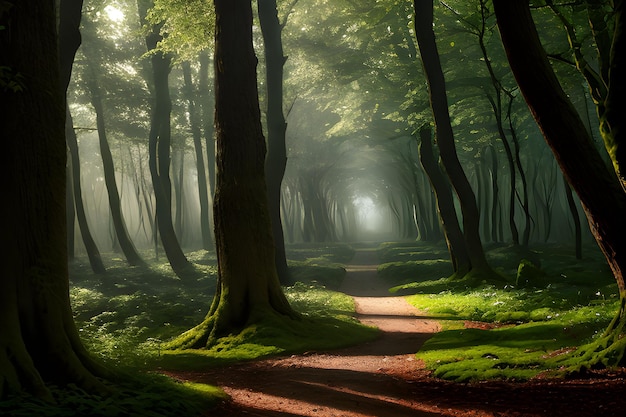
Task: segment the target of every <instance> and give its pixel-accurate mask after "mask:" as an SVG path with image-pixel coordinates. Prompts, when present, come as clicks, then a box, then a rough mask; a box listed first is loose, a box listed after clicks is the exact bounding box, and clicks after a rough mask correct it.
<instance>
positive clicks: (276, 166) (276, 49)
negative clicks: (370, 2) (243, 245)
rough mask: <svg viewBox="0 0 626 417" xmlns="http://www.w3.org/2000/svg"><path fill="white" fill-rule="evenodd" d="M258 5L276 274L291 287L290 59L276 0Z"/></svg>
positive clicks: (268, 191) (269, 197) (268, 187)
mask: <svg viewBox="0 0 626 417" xmlns="http://www.w3.org/2000/svg"><path fill="white" fill-rule="evenodd" d="M257 5H258V10H259V22H260V24H261V32H262V33H263V44H264V46H265V75H266V77H265V78H266V82H267V84H266V96H267V113H266V121H267V156H266V158H265V177H266V181H267V197H268V201H269V210H270V217H271V219H272V234H273V236H274V256H275V261H276V271H277V272H278V278H279V280H280V282H281V284H283V285H288V284H292V283H293V282H292V280H291V277H290V275H289V268H288V267H287V254H286V253H285V237H284V234H283V224H282V221H281V217H280V196H281V192H280V191H281V186H282V182H283V177H284V176H285V168H286V167H287V148H286V146H285V133H286V131H287V122H286V121H285V116H284V114H283V65H284V64H285V61H286V60H287V57H285V56H284V54H283V43H282V39H281V31H282V28H281V25H280V21H279V20H278V12H277V10H276V0H258V1H257Z"/></svg>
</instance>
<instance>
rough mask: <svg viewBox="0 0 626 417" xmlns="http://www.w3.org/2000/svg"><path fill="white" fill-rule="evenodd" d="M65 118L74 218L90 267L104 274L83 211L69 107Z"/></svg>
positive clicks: (76, 142)
mask: <svg viewBox="0 0 626 417" xmlns="http://www.w3.org/2000/svg"><path fill="white" fill-rule="evenodd" d="M65 120H66V127H65V140H66V141H67V147H68V148H69V150H70V158H71V164H70V168H71V169H72V185H73V186H74V189H73V191H74V207H75V208H76V218H77V219H78V228H79V230H80V236H81V237H82V239H83V244H84V245H85V250H86V251H87V257H88V258H89V264H90V265H91V269H92V270H93V272H94V273H96V274H104V273H105V272H106V268H105V267H104V263H103V262H102V257H101V256H100V251H99V250H98V246H97V245H96V241H95V240H94V238H93V236H92V234H91V231H90V230H89V224H88V223H87V214H86V212H85V205H84V202H83V192H82V188H81V184H80V183H81V181H80V157H79V155H78V140H77V139H76V132H75V131H74V123H73V121H72V115H71V113H70V109H69V107H68V108H67V114H66V118H65Z"/></svg>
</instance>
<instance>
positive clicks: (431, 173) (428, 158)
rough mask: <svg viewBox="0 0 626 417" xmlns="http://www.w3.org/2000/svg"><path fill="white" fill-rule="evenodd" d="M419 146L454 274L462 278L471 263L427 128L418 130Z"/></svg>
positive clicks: (448, 185)
mask: <svg viewBox="0 0 626 417" xmlns="http://www.w3.org/2000/svg"><path fill="white" fill-rule="evenodd" d="M419 133H420V146H419V156H420V162H421V163H422V166H423V167H424V171H426V174H427V175H428V178H429V179H430V184H431V185H432V188H433V190H434V192H435V196H436V198H437V208H438V210H439V216H440V218H441V225H442V227H443V234H444V236H445V238H446V243H447V245H448V249H449V250H450V257H451V259H452V265H453V266H454V273H455V274H457V276H459V277H462V276H464V275H465V274H467V273H468V272H469V270H470V269H471V262H470V258H469V254H468V251H467V247H466V246H465V239H464V238H463V232H462V231H461V226H459V221H458V219H457V215H456V210H455V208H454V200H453V197H452V190H451V189H450V184H449V183H448V181H447V180H446V177H445V176H444V174H443V173H442V172H441V170H440V169H439V164H437V160H436V159H435V157H434V155H433V147H432V143H431V130H430V129H427V128H422V129H420V132H419Z"/></svg>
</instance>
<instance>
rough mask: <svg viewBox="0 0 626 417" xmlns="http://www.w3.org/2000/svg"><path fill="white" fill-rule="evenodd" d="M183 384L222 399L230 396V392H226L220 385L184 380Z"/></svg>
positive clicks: (195, 390) (193, 389)
mask: <svg viewBox="0 0 626 417" xmlns="http://www.w3.org/2000/svg"><path fill="white" fill-rule="evenodd" d="M183 386H184V387H185V388H189V389H190V390H192V391H194V392H197V393H199V394H202V395H205V396H208V397H213V398H220V399H227V398H228V394H226V393H225V392H224V391H223V390H222V389H221V388H220V387H216V386H215V385H209V384H201V383H199V382H183Z"/></svg>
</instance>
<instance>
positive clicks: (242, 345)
mask: <svg viewBox="0 0 626 417" xmlns="http://www.w3.org/2000/svg"><path fill="white" fill-rule="evenodd" d="M289 254H290V260H289V266H290V270H291V273H292V276H293V277H294V279H295V281H296V284H295V285H293V286H291V287H287V288H285V289H284V291H285V293H286V296H287V298H288V299H289V302H290V304H291V305H292V306H293V308H294V309H295V310H296V311H298V312H299V313H300V315H301V320H300V321H298V322H293V323H289V322H285V321H284V320H276V321H272V320H268V321H266V322H265V323H264V324H263V325H262V326H251V327H249V328H247V329H246V330H244V331H243V332H241V333H239V334H236V335H232V336H229V337H224V338H222V339H220V340H219V343H218V344H216V345H215V346H214V347H213V348H211V349H209V350H205V351H182V352H178V351H177V352H174V351H172V352H168V351H165V350H164V349H163V346H164V344H165V343H166V342H167V340H168V339H170V338H172V337H174V336H177V335H178V334H180V333H181V332H183V331H185V330H186V329H188V328H190V327H192V326H193V325H194V324H195V323H197V322H198V321H199V320H201V319H202V317H203V316H204V315H205V314H206V310H207V309H208V307H209V303H210V301H211V299H212V297H213V294H214V292H215V282H216V273H217V267H216V265H217V262H216V259H215V255H214V254H213V253H212V252H207V251H197V252H192V253H189V254H188V255H187V256H188V258H189V259H190V261H191V262H192V263H193V265H194V268H195V270H196V272H199V273H194V275H193V277H191V278H189V279H186V280H181V279H179V278H178V277H176V275H175V274H174V273H173V271H172V270H171V268H170V267H169V266H168V264H167V261H166V259H165V258H162V259H159V260H153V261H151V262H150V263H149V266H148V267H129V266H128V265H127V264H126V262H125V261H124V260H123V259H121V258H120V257H119V256H118V255H115V254H103V259H104V262H105V264H106V265H107V273H105V274H99V275H98V274H94V273H93V272H92V271H91V268H90V266H89V263H88V261H87V259H86V258H83V257H81V256H79V257H78V258H77V259H76V260H75V261H73V262H72V263H71V264H70V282H71V288H70V296H71V301H72V309H73V313H74V319H75V322H76V325H77V327H78V329H79V331H80V334H81V336H82V339H83V341H84V343H85V344H86V346H87V347H88V349H89V350H90V352H91V353H92V354H93V355H94V356H96V357H97V358H99V360H100V361H102V362H104V363H108V364H111V365H114V366H115V369H119V370H120V379H121V381H122V382H121V388H118V389H117V390H116V391H113V392H112V394H111V395H110V396H109V397H106V398H103V397H101V396H98V395H93V394H88V393H86V392H84V391H83V390H80V389H78V388H77V387H71V389H70V390H66V389H64V390H61V389H59V388H54V387H53V390H52V391H53V394H54V396H55V398H56V399H57V400H58V404H56V405H54V406H52V405H51V404H49V403H45V402H43V401H40V400H37V399H35V398H32V397H26V396H21V397H14V398H10V399H8V400H7V401H2V403H0V406H1V407H2V408H0V415H7V416H8V415H11V416H31V415H39V416H61V415H76V413H77V412H78V414H81V415H82V414H85V415H90V416H110V415H116V416H118V415H133V416H163V417H167V416H178V415H188V416H194V415H201V413H202V412H203V411H206V410H207V409H210V408H211V407H213V406H215V405H216V404H217V403H218V402H220V401H221V400H222V399H224V398H225V394H224V393H223V392H222V391H221V390H220V389H218V388H216V387H212V386H208V385H204V384H191V383H185V384H182V383H179V382H175V381H173V380H172V379H170V378H166V377H164V376H162V375H158V374H154V373H153V372H152V371H153V370H155V369H157V368H169V369H195V370H198V369H202V368H203V367H204V368H206V367H213V366H219V365H223V364H228V363H233V362H239V361H242V360H249V359H255V358H258V357H261V356H267V355H273V354H279V353H286V352H294V353H297V352H304V351H311V350H324V349H332V348H337V347H342V346H347V345H350V344H355V343H359V342H363V341H366V340H371V339H372V338H374V337H376V334H377V331H376V330H375V329H373V328H369V327H365V326H363V325H361V324H359V323H358V322H357V321H356V319H355V318H354V302H353V300H352V298H351V297H349V296H347V295H345V294H341V293H338V292H336V291H333V290H332V289H331V288H335V289H336V288H337V287H338V285H339V283H340V282H341V280H342V279H343V276H344V274H345V268H344V267H343V264H342V262H347V261H348V260H349V259H351V257H352V256H353V254H354V250H353V249H352V248H351V247H350V246H348V245H330V246H324V247H318V246H311V245H298V246H294V247H293V248H290V249H289ZM151 255H152V254H150V253H148V252H146V253H143V257H144V258H145V259H150V257H151ZM137 386H141V387H144V388H143V389H142V390H141V391H137V389H136V387H137ZM165 393H167V395H165Z"/></svg>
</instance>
